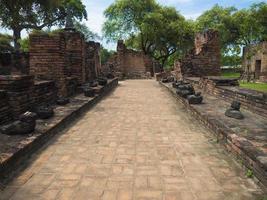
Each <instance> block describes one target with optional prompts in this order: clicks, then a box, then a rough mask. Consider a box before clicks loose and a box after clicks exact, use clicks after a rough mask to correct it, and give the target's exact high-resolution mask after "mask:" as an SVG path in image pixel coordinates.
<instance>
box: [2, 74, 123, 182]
mask: <svg viewBox="0 0 267 200" xmlns="http://www.w3.org/2000/svg"><path fill="white" fill-rule="evenodd" d="M117 85H118V79H117V78H116V79H113V80H109V81H108V84H107V85H106V86H104V87H102V88H101V90H100V93H99V94H98V95H96V96H95V97H94V98H90V97H85V96H84V95H83V94H80V95H77V96H75V97H73V98H71V99H70V103H69V104H67V105H65V106H55V109H54V111H55V115H54V116H53V117H52V118H51V119H48V120H37V125H36V129H35V132H34V133H32V134H29V135H21V136H7V135H2V134H0V146H1V149H0V185H1V182H2V181H4V180H5V181H6V180H8V179H9V178H10V177H9V175H10V174H12V173H14V171H16V170H18V169H19V167H20V166H22V164H23V163H24V161H25V160H26V159H27V158H28V157H29V156H30V155H31V154H32V153H34V152H35V151H36V150H38V149H40V148H41V147H42V146H43V145H44V144H45V143H46V142H47V141H48V140H50V139H51V138H52V137H54V136H55V135H56V134H58V133H59V132H61V131H62V130H63V129H65V128H66V127H68V126H69V125H70V124H71V123H73V122H75V120H76V119H78V118H79V117H80V116H81V115H82V114H83V113H85V112H87V111H88V110H89V109H90V108H92V107H93V106H94V105H95V104H96V103H98V102H99V101H100V100H101V99H102V98H104V97H105V96H106V95H107V94H108V93H110V92H111V91H112V90H113V89H114V88H116V87H117ZM14 147H16V148H14Z"/></svg>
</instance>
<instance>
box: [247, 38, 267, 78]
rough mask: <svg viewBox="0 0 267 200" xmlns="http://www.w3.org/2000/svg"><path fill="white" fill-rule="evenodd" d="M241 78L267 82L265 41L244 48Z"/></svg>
mask: <svg viewBox="0 0 267 200" xmlns="http://www.w3.org/2000/svg"><path fill="white" fill-rule="evenodd" d="M242 67H243V71H244V74H243V79H249V80H259V81H262V82H267V42H262V43H260V44H257V45H252V46H248V47H245V48H244V51H243V63H242Z"/></svg>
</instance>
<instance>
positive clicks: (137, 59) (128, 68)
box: [106, 41, 154, 78]
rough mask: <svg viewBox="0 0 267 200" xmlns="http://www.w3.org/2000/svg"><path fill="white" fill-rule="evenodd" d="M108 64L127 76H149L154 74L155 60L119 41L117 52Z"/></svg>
mask: <svg viewBox="0 0 267 200" xmlns="http://www.w3.org/2000/svg"><path fill="white" fill-rule="evenodd" d="M106 65H110V66H112V67H114V70H115V71H116V73H117V74H118V75H119V74H120V76H125V77H126V78H149V77H151V76H153V74H154V61H153V60H152V59H151V58H149V57H148V56H146V55H144V53H143V52H141V51H134V50H132V49H127V48H126V46H125V44H124V43H123V41H118V46H117V53H116V54H114V55H113V56H112V57H111V58H110V59H109V61H108V62H107V64H106Z"/></svg>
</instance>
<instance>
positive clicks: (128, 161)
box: [0, 80, 262, 200]
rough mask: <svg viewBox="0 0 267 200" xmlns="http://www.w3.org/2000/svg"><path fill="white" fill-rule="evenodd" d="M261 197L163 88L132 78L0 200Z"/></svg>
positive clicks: (32, 163) (33, 162)
mask: <svg viewBox="0 0 267 200" xmlns="http://www.w3.org/2000/svg"><path fill="white" fill-rule="evenodd" d="M261 193H262V191H261V190H260V189H259V187H258V186H257V185H256V184H255V182H254V181H253V180H252V179H247V178H246V177H245V175H244V171H243V170H242V169H241V168H240V164H238V163H236V162H235V161H234V160H233V159H232V158H231V157H230V156H229V155H227V153H226V152H225V151H224V150H223V148H222V147H220V146H219V145H218V144H217V143H216V139H215V138H214V137H213V136H212V133H210V132H209V131H208V130H207V129H206V128H204V127H203V126H202V125H199V124H198V123H197V122H196V121H195V120H194V119H193V118H191V117H190V116H189V115H188V114H187V113H186V111H185V110H184V108H183V107H182V105H179V104H178V103H177V102H176V101H175V99H174V98H173V97H172V96H171V95H170V94H169V93H168V92H167V91H165V90H164V89H163V88H161V87H160V86H159V85H158V83H157V82H155V81H153V80H136V81H133V80H131V81H124V82H122V83H120V86H119V87H118V88H117V89H116V90H115V91H114V92H113V93H112V94H111V95H110V96H109V97H107V98H106V99H104V100H103V101H102V102H100V103H99V104H98V105H97V106H95V107H94V108H93V109H92V110H91V111H89V112H88V113H87V114H85V115H84V116H83V117H82V118H81V119H80V120H79V121H78V122H77V123H76V124H74V125H72V126H71V127H70V128H69V129H68V130H66V131H64V133H62V134H60V135H59V136H58V137H56V138H54V139H53V140H52V141H51V142H49V144H47V145H46V147H44V148H43V149H42V150H41V151H39V152H37V153H36V154H34V155H33V156H32V158H30V159H29V161H28V162H27V166H26V167H25V169H21V170H20V173H19V174H17V176H16V178H14V179H13V181H11V182H10V183H9V184H8V185H7V187H6V188H5V189H4V190H3V191H2V192H0V199H23V200H28V199H77V200H80V199H86V200H94V199H101V200H113V199H116V200H127V199H136V200H137V199H138V200H146V199H151V200H157V199H160V200H173V199H177V200H217V199H218V200H253V199H255V200H257V199H259V197H260V195H261Z"/></svg>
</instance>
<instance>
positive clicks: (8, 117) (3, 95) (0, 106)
mask: <svg viewBox="0 0 267 200" xmlns="http://www.w3.org/2000/svg"><path fill="white" fill-rule="evenodd" d="M10 121H12V111H11V108H10V105H9V103H8V96H7V92H6V91H5V90H0V125H2V124H5V123H8V122H10Z"/></svg>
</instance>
